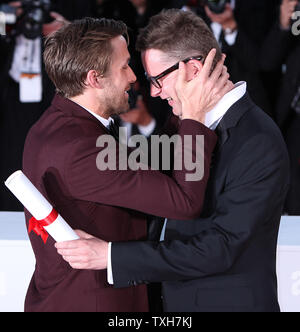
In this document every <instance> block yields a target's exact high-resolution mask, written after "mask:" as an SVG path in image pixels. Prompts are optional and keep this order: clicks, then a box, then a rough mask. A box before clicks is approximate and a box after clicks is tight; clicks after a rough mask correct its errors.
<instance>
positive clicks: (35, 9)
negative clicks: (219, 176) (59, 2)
mask: <svg viewBox="0 0 300 332" xmlns="http://www.w3.org/2000/svg"><path fill="white" fill-rule="evenodd" d="M21 8H22V15H21V16H20V17H19V18H17V15H16V8H14V7H10V6H8V5H2V6H0V11H2V12H3V13H4V14H5V16H6V23H7V24H8V25H14V24H15V23H16V24H17V25H16V32H15V33H22V34H23V35H24V36H25V37H26V38H28V39H35V38H37V37H39V36H41V35H42V29H43V24H44V23H48V22H50V21H51V20H52V19H51V17H50V11H51V0H22V1H21Z"/></svg>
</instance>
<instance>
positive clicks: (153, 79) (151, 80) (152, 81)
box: [145, 55, 203, 89]
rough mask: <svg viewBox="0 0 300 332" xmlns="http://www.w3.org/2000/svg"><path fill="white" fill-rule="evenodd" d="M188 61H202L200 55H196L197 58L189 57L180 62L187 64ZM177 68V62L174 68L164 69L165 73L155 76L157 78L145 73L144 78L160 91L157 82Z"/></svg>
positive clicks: (159, 85)
mask: <svg viewBox="0 0 300 332" xmlns="http://www.w3.org/2000/svg"><path fill="white" fill-rule="evenodd" d="M190 60H198V61H202V60H203V56H202V55H198V56H191V57H189V58H186V59H184V60H182V61H181V62H184V63H188V62H189V61H190ZM178 68H179V62H177V63H176V64H175V65H174V66H172V67H170V68H168V69H166V70H165V71H163V72H162V73H161V74H159V75H157V76H149V75H148V74H147V73H146V72H145V75H146V78H147V80H148V81H149V82H150V83H151V84H153V85H154V86H155V87H156V88H157V89H161V88H162V86H161V84H160V83H159V81H158V80H160V79H161V78H163V77H164V76H166V75H168V74H170V73H172V72H173V71H175V70H177V69H178Z"/></svg>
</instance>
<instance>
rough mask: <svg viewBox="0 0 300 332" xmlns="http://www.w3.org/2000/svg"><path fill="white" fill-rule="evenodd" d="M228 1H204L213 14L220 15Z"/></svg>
mask: <svg viewBox="0 0 300 332" xmlns="http://www.w3.org/2000/svg"><path fill="white" fill-rule="evenodd" d="M227 3H230V0H206V5H207V6H208V8H209V9H210V10H211V11H212V12H213V13H215V14H222V13H223V12H224V10H225V7H226V4H227Z"/></svg>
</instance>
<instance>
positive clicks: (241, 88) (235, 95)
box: [205, 82, 247, 130]
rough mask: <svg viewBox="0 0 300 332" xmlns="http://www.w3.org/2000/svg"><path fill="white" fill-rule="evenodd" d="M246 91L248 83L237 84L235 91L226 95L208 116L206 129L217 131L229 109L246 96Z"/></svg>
mask: <svg viewBox="0 0 300 332" xmlns="http://www.w3.org/2000/svg"><path fill="white" fill-rule="evenodd" d="M246 91H247V83H246V82H238V83H236V84H235V86H234V89H232V90H231V91H229V92H228V93H226V95H225V96H224V97H223V98H222V99H221V100H220V101H219V102H218V104H217V105H216V106H215V107H214V108H213V109H212V110H211V111H210V112H208V113H207V114H206V118H205V125H206V127H208V128H210V129H211V130H215V129H216V128H217V126H218V124H219V123H220V121H221V120H222V118H223V116H224V115H225V114H226V112H227V111H228V110H229V108H230V107H231V106H232V105H233V104H235V103H236V102H237V101H238V100H240V99H241V98H242V97H243V96H244V95H245V93H246Z"/></svg>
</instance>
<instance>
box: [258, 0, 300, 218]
mask: <svg viewBox="0 0 300 332" xmlns="http://www.w3.org/2000/svg"><path fill="white" fill-rule="evenodd" d="M297 11H300V2H299V1H295V0H292V1H291V0H283V1H282V3H281V6H280V13H279V15H278V16H277V17H278V18H277V22H276V23H275V24H274V26H273V28H272V29H271V31H270V33H269V35H268V36H267V38H266V40H265V42H264V44H263V48H262V57H261V65H262V68H263V70H265V71H274V70H278V69H279V70H281V72H282V79H281V86H280V90H279V94H278V98H277V104H276V109H275V119H276V122H277V124H278V125H279V127H280V128H281V130H282V132H283V134H284V137H285V140H286V143H287V147H288V151H289V155H290V167H291V180H290V191H289V193H288V196H287V200H286V206H285V211H286V212H287V213H288V214H290V215H300V66H299V59H300V35H299V34H298V35H296V34H293V29H292V27H293V25H294V24H297V22H295V21H294V20H293V19H292V16H293V13H294V12H297ZM298 17H299V16H298ZM298 26H299V24H298Z"/></svg>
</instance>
